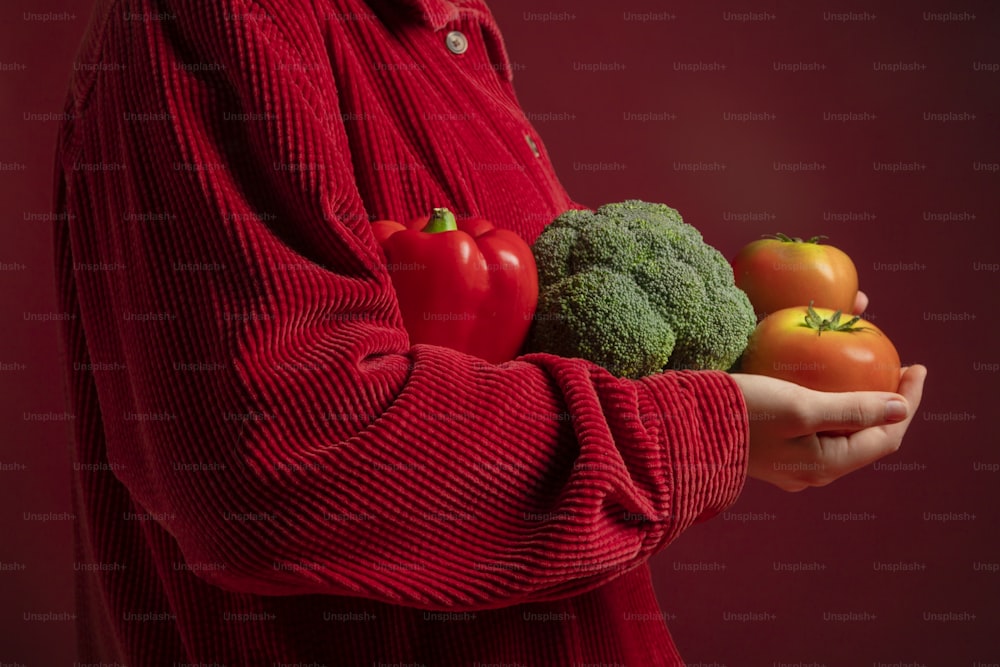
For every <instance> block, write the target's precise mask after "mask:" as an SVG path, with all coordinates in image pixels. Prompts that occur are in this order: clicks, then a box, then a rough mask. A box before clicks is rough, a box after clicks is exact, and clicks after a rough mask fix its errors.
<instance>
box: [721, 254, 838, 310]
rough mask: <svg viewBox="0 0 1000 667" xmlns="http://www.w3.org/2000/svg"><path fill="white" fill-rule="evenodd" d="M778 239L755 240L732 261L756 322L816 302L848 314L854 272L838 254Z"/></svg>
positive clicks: (734, 273)
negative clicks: (756, 316) (769, 314)
mask: <svg viewBox="0 0 1000 667" xmlns="http://www.w3.org/2000/svg"><path fill="white" fill-rule="evenodd" d="M820 238H822V237H818V236H816V237H813V238H811V239H809V240H808V241H803V240H802V239H799V238H794V239H793V238H789V237H788V236H785V235H784V234H777V235H776V236H775V238H768V239H761V240H759V241H753V242H752V243H749V244H747V245H746V246H744V248H743V249H742V250H740V252H739V254H737V255H736V257H735V258H734V259H733V275H734V277H735V278H736V286H737V287H739V288H740V289H741V290H743V291H744V292H746V294H747V296H748V297H749V298H750V303H751V304H753V309H754V311H756V313H757V315H758V317H763V316H766V315H767V314H768V313H773V312H776V311H778V310H781V309H782V308H791V307H792V306H801V305H803V304H806V303H814V304H815V305H817V306H819V307H821V308H832V309H834V310H839V311H841V312H845V313H849V312H851V309H852V308H853V307H854V298H855V296H856V295H857V293H858V271H857V269H856V268H855V267H854V262H852V261H851V258H850V257H848V256H847V254H846V253H844V252H843V251H842V250H839V249H838V248H834V247H833V246H831V245H823V244H821V243H819V239H820Z"/></svg>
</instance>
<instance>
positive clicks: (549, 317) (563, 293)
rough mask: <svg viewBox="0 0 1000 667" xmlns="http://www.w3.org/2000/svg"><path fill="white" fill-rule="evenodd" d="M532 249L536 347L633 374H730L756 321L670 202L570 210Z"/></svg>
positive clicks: (532, 342)
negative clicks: (675, 371) (686, 371)
mask: <svg viewBox="0 0 1000 667" xmlns="http://www.w3.org/2000/svg"><path fill="white" fill-rule="evenodd" d="M532 250H533V252H534V255H535V262H536V263H537V265H538V282H539V295H538V308H537V311H536V314H535V322H534V323H533V325H532V329H531V333H530V335H529V339H528V343H527V349H528V350H529V351H534V352H551V353H554V354H559V355H561V356H567V357H582V358H584V359H589V360H590V361H593V362H595V363H597V364H600V365H601V366H604V367H605V368H607V369H608V370H609V371H611V372H612V373H614V374H615V375H617V376H619V377H629V378H637V377H642V376H644V375H651V374H653V373H657V372H659V371H661V370H664V369H698V370H728V369H729V368H730V367H732V365H733V364H734V363H735V362H736V360H737V359H738V358H739V357H740V355H741V354H742V353H743V350H744V349H745V348H746V346H747V341H748V340H749V338H750V334H751V333H752V332H753V330H754V327H755V326H756V324H757V320H756V316H755V315H754V310H753V307H752V306H751V305H750V301H749V299H748V298H747V296H746V294H744V293H743V292H742V291H741V290H740V289H738V288H737V287H736V285H735V283H734V280H733V271H732V268H731V267H730V265H729V263H728V262H727V261H726V259H725V258H724V257H723V256H722V255H721V254H720V253H719V251H717V250H716V249H715V248H713V247H711V246H710V245H708V244H706V243H705V242H704V240H703V239H702V236H701V234H700V233H699V232H698V230H696V229H695V228H694V227H692V226H690V225H688V224H687V223H685V222H684V220H683V219H682V218H681V216H680V214H679V213H678V212H677V211H676V210H674V209H672V208H670V207H669V206H666V205H665V204H653V203H648V202H644V201H639V200H628V201H624V202H619V203H614V204H606V205H604V206H601V207H600V208H598V209H597V210H596V211H589V210H571V211H567V212H565V213H563V214H562V215H560V216H559V217H557V218H556V219H555V220H553V221H552V223H551V224H550V225H549V226H548V227H546V228H545V230H544V231H543V232H542V233H541V235H540V236H539V237H538V238H537V239H536V240H535V243H534V245H533V246H532Z"/></svg>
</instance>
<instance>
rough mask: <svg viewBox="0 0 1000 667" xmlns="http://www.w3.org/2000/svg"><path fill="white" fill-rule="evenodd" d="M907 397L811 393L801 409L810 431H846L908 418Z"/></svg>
mask: <svg viewBox="0 0 1000 667" xmlns="http://www.w3.org/2000/svg"><path fill="white" fill-rule="evenodd" d="M909 415H910V405H909V403H908V402H907V400H906V398H905V396H903V395H901V394H891V393H888V392H882V391H848V392H823V391H817V392H812V393H811V395H810V401H809V404H808V405H807V406H805V407H804V409H803V412H802V417H803V424H802V426H803V427H805V430H806V431H807V432H811V433H820V432H825V431H833V432H835V433H844V432H850V431H859V430H861V429H864V428H870V427H872V426H883V425H886V424H894V423H898V422H901V421H904V420H906V419H907V417H908V416H909Z"/></svg>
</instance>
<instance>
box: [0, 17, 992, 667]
mask: <svg viewBox="0 0 1000 667" xmlns="http://www.w3.org/2000/svg"><path fill="white" fill-rule="evenodd" d="M11 5H13V6H11ZM90 6H91V2H90V1H77V2H74V1H72V0H56V1H53V2H49V3H45V6H44V7H39V6H36V3H34V2H29V1H28V0H17V1H15V2H13V3H8V4H7V6H5V8H4V9H3V10H2V12H0V63H3V64H4V65H5V66H8V67H5V68H4V69H3V70H0V91H2V94H0V120H2V123H0V128H2V130H0V132H2V144H0V201H2V202H3V203H4V205H3V207H2V215H3V218H2V220H3V224H2V234H3V238H2V241H0V266H2V267H3V270H0V298H2V303H3V304H4V307H3V312H2V316H3V318H4V321H3V326H2V328H0V331H2V333H0V336H2V338H0V340H2V345H0V363H2V364H3V366H0V368H2V369H3V370H0V391H2V399H3V400H2V402H0V419H2V424H3V426H2V435H0V442H2V445H0V447H2V448H0V464H2V466H0V524H2V531H3V534H4V535H5V536H7V537H6V538H5V539H4V540H3V541H2V542H0V590H2V591H3V594H2V599H3V601H4V603H3V605H2V608H0V628H2V631H0V663H3V662H20V663H22V664H25V665H67V666H68V665H71V664H72V663H73V660H74V657H75V656H74V652H73V649H72V643H73V639H72V637H73V635H72V633H73V623H72V621H65V622H38V621H25V620H24V619H23V616H22V615H23V614H25V613H27V612H36V613H37V612H50V611H51V612H57V613H58V612H72V611H73V594H72V575H73V563H74V562H75V560H76V559H75V558H74V556H73V552H72V541H71V527H72V522H71V521H58V522H49V523H39V522H36V521H26V520H24V518H23V515H24V513H26V512H62V511H67V512H68V511H70V501H69V493H68V479H69V467H70V464H69V459H68V455H67V437H68V430H67V422H64V421H63V422H59V421H56V422H49V423H40V422H38V421H33V420H29V419H26V418H25V416H24V415H25V413H48V412H51V413H62V412H64V410H65V409H66V407H65V404H64V402H63V395H62V392H61V385H60V374H59V361H58V359H57V357H56V330H57V329H56V326H57V325H56V324H55V323H39V322H36V321H27V320H25V318H24V313H26V312H51V311H54V310H55V299H54V285H53V280H52V270H51V251H50V247H51V235H50V229H49V225H48V223H46V222H35V221H27V220H25V212H46V211H49V210H51V205H50V187H51V165H52V152H53V146H54V137H55V131H56V122H54V121H45V120H37V117H36V116H31V114H39V113H46V112H50V113H58V112H60V111H61V108H62V106H61V105H62V100H63V97H64V94H65V90H66V81H67V78H68V75H69V72H70V70H71V68H72V60H73V57H74V55H75V49H76V46H77V43H78V40H79V38H80V36H81V34H82V33H83V30H84V28H85V26H86V21H87V17H88V15H89V9H90ZM492 8H493V11H494V14H495V15H496V17H497V20H498V22H499V23H500V27H501V29H502V30H503V32H504V35H505V39H506V44H507V48H508V51H509V54H510V57H511V60H512V62H513V66H514V68H515V78H514V81H515V86H516V88H517V91H518V94H519V97H520V99H521V102H522V104H523V106H524V107H525V109H526V110H527V111H528V112H529V115H530V117H532V118H533V119H535V121H536V126H537V128H538V130H539V131H540V133H541V135H542V137H543V138H544V140H545V142H546V145H547V147H548V149H549V152H550V154H551V155H552V156H553V159H554V161H555V163H556V166H557V169H558V170H559V173H560V174H561V177H562V179H563V182H564V183H565V185H566V187H567V189H568V190H569V191H570V193H571V194H572V195H573V196H574V198H575V199H577V200H578V201H581V202H583V203H586V204H588V205H591V206H597V205H599V204H601V203H604V202H608V201H615V200H621V199H625V198H630V197H635V198H642V199H647V200H653V201H662V202H666V203H669V204H671V205H672V206H674V207H676V208H678V209H679V210H680V211H681V212H682V214H684V216H685V219H686V220H687V221H688V222H690V223H692V224H694V225H695V226H696V227H698V228H699V229H701V230H702V232H703V233H704V235H705V238H706V240H707V241H708V242H709V243H711V244H713V245H715V246H716V247H718V248H719V249H720V250H721V251H722V252H723V253H725V254H726V255H727V256H730V257H731V256H732V255H733V254H734V253H735V252H736V250H738V249H739V247H740V246H742V245H743V244H745V243H747V242H748V241H750V240H752V239H755V238H757V237H759V236H760V235H761V234H767V233H773V232H776V231H782V232H784V233H787V234H790V235H799V236H811V235H815V234H826V235H828V236H829V237H830V239H831V242H832V243H834V244H835V245H838V246H839V247H841V248H842V249H844V250H845V251H847V252H848V253H849V254H850V255H851V256H852V257H853V258H854V259H855V262H856V264H857V265H858V269H859V272H860V275H861V281H862V287H863V289H865V290H866V291H867V292H868V294H869V295H870V296H871V298H872V305H871V308H870V310H869V313H870V315H871V319H873V320H874V321H875V322H876V323H877V324H878V325H879V326H880V327H882V328H883V329H884V330H885V331H886V332H887V333H889V334H890V336H891V337H892V338H893V339H894V341H895V342H896V345H897V347H898V348H899V351H900V354H901V356H902V358H903V361H904V363H912V362H920V363H923V364H925V365H927V366H928V368H929V371H930V373H929V378H928V385H927V389H926V393H925V396H924V402H923V405H922V406H921V413H920V414H919V415H918V416H917V418H916V419H915V420H914V422H913V424H912V426H911V429H910V433H909V434H908V436H907V439H906V441H905V443H904V447H903V449H902V450H901V451H900V452H899V453H898V454H896V455H894V456H892V457H890V458H889V459H886V460H885V461H883V462H882V465H880V466H879V467H878V468H875V467H872V468H870V469H867V470H863V471H860V472H858V473H855V474H853V475H851V476H849V477H847V478H845V479H843V480H840V481H838V482H837V483H835V484H833V485H831V486H829V487H826V488H822V489H812V490H809V491H807V492H804V493H801V494H795V495H790V494H786V493H783V492H780V491H778V490H776V489H773V488H771V487H768V486H765V485H763V484H760V483H757V482H754V481H750V482H748V483H747V487H746V490H745V492H744V494H743V496H742V497H741V498H740V500H739V502H738V503H737V504H736V505H735V506H734V507H733V508H731V510H730V511H729V512H727V513H726V514H724V515H722V516H720V517H717V518H716V519H715V520H713V521H711V522H708V523H706V524H704V525H702V526H698V527H696V528H694V529H692V530H691V531H690V532H689V533H688V534H687V535H686V536H685V537H683V538H682V539H681V540H680V541H678V542H677V543H676V544H674V545H672V546H671V547H670V548H669V549H667V550H666V551H665V552H663V553H662V554H660V555H658V556H656V557H655V558H654V559H653V561H652V566H653V570H654V577H655V579H656V584H657V591H658V593H659V595H660V600H661V603H662V606H663V610H664V612H665V614H666V615H667V620H668V624H669V625H670V627H671V629H672V631H673V633H674V636H675V639H676V641H677V643H678V646H679V647H680V649H681V652H682V654H683V655H684V656H685V658H686V660H687V661H688V662H689V664H691V665H698V664H703V665H712V664H717V665H728V666H729V667H733V666H737V665H762V666H765V665H766V666H773V667H779V666H780V665H782V664H789V663H790V664H792V665H796V664H799V663H801V664H804V665H811V664H813V663H816V664H820V665H826V666H827V667H834V666H840V665H843V666H848V665H873V667H878V666H879V665H880V664H882V663H884V664H889V665H891V664H896V663H902V664H903V665H925V666H927V667H931V666H941V667H950V666H955V665H975V664H976V663H977V662H982V663H1000V647H998V641H997V639H996V638H995V637H996V628H997V627H1000V605H998V602H997V600H998V598H1000V595H998V594H1000V572H998V571H997V569H998V568H1000V540H998V539H997V537H996V534H997V520H998V507H1000V503H998V497H1000V493H998V487H1000V472H998V468H1000V465H998V464H1000V455H998V453H997V448H998V445H1000V436H998V429H997V428H996V426H994V424H993V423H992V422H991V421H990V420H991V419H992V418H994V416H995V412H996V408H997V404H998V401H997V399H998V394H1000V392H998V391H997V389H998V378H1000V371H998V370H997V365H998V364H1000V353H998V351H997V339H998V335H997V331H998V325H1000V321H998V317H997V315H996V308H997V306H998V299H997V297H996V294H997V290H998V287H1000V280H998V274H1000V271H998V270H997V268H998V267H997V266H996V265H997V264H998V263H1000V257H998V254H1000V253H998V248H1000V243H998V241H1000V233H998V231H997V225H998V222H1000V173H998V172H997V171H987V170H982V169H977V168H976V166H975V165H976V164H979V163H983V164H987V165H997V164H998V163H1000V132H998V127H1000V125H998V120H1000V118H998V102H1000V72H997V71H989V70H983V69H980V70H979V71H977V70H976V69H975V67H974V63H989V64H991V68H995V67H1000V48H998V46H997V35H998V33H1000V11H998V9H997V8H996V6H994V5H992V4H991V3H988V2H982V1H981V2H969V3H965V4H961V3H943V2H930V1H929V0H919V1H918V2H913V3H889V2H869V3H867V4H860V3H851V4H840V3H822V6H821V3H811V2H806V3H792V2H780V3H776V2H765V3H759V4H750V5H743V4H737V3H732V2H713V3H694V2H690V3H676V2H660V3H655V2H651V1H645V2H641V1H639V0H630V2H628V3H627V4H624V5H619V4H617V3H605V2H601V3H597V2H587V3H580V2H577V3H571V2H562V3H559V2H548V3H544V4H542V5H539V4H537V3H532V2H528V1H527V0H505V1H504V2H499V1H497V2H494V3H492ZM22 11H32V12H54V13H60V12H68V13H69V14H70V15H72V18H68V19H67V20H55V21H48V22H38V21H26V20H25V19H24V16H23V14H22ZM748 11H752V12H757V13H767V15H768V18H765V20H751V21H736V20H727V18H732V16H731V15H730V13H741V12H748ZM949 11H951V12H957V13H961V12H967V13H968V14H970V15H974V16H975V18H974V19H973V18H968V17H967V19H966V20H960V21H941V20H936V17H933V16H931V17H928V15H925V13H926V12H934V13H940V12H949ZM626 12H634V13H643V12H653V13H657V14H666V16H665V17H656V18H657V19H658V20H646V21H636V20H625V13H626ZM830 12H856V13H864V12H867V13H868V14H869V15H874V16H875V18H874V19H872V20H865V21H847V22H844V21H832V20H826V19H825V17H824V15H825V13H830ZM660 18H662V19H663V20H659V19H660ZM12 63H20V64H23V65H24V66H25V68H23V69H21V70H20V71H17V70H14V69H12V68H11V67H9V65H11V64H12ZM675 63H707V64H713V65H714V64H718V65H720V66H721V65H725V66H726V67H725V69H724V70H723V69H719V70H718V71H703V72H689V71H681V70H679V69H677V66H675ZM776 63H781V64H785V63H806V64H817V65H819V66H825V69H824V68H821V69H818V70H812V71H801V72H789V71H778V70H777V69H775V64H776ZM874 63H890V64H894V63H906V64H910V63H918V64H920V65H923V66H924V68H922V69H918V70H916V71H904V72H886V71H877V70H876V69H875V65H874ZM581 64H586V65H587V66H589V67H590V69H594V68H595V66H600V67H603V68H604V70H605V71H589V70H588V69H585V68H584V67H583V66H582V65H581ZM599 64H603V65H599ZM848 112H854V113H858V114H864V113H867V114H870V115H872V116H875V117H874V118H871V119H869V120H855V121H848V122H838V121H831V120H824V114H832V113H836V114H840V113H848ZM642 113H653V114H659V115H658V116H657V118H658V119H657V120H649V121H646V122H641V121H637V120H630V119H629V118H632V116H626V114H642ZM745 113H757V114H770V115H772V116H773V118H768V119H766V120H749V121H745V122H744V121H737V120H727V119H726V118H727V116H726V114H745ZM940 113H955V114H959V115H961V114H969V115H973V114H974V115H975V119H967V120H953V121H941V120H928V119H927V118H926V117H925V114H940ZM899 162H902V163H917V164H919V165H924V167H923V168H922V169H918V170H917V171H915V172H906V173H887V172H885V171H877V170H876V169H874V163H899ZM595 163H597V164H598V166H594V165H595ZM601 163H603V165H601ZM681 163H689V164H690V163H709V164H713V165H714V164H716V163H717V164H718V165H725V167H726V168H725V169H724V170H723V169H721V168H718V169H717V170H715V171H702V172H698V173H691V172H689V171H683V170H681V169H682V167H681V168H679V167H678V165H680V164H681ZM779 163H781V164H788V163H806V164H814V163H818V164H820V165H825V168H822V169H818V170H814V171H802V172H799V173H791V172H788V171H781V170H778V169H776V168H775V167H776V166H780V164H779ZM18 165H24V168H23V169H22V168H21V167H20V166H18ZM949 212H950V213H954V214H964V215H958V216H956V217H957V218H958V219H955V220H950V221H942V220H936V219H927V218H928V217H929V216H928V214H929V213H932V214H937V213H949ZM748 213H753V214H755V216H756V218H757V219H754V220H752V221H748V220H746V219H744V218H745V217H746V216H745V214H748ZM837 214H854V215H853V217H854V218H855V219H848V220H839V219H831V217H834V218H835V217H837ZM973 216H974V217H973ZM930 217H933V216H930ZM948 314H953V315H954V316H955V317H956V319H954V320H953V321H941V319H942V318H943V317H946V316H948ZM893 464H903V465H902V469H893V468H891V467H890V468H886V467H885V466H891V465H893ZM747 513H753V514H754V515H755V516H753V517H751V519H750V520H743V519H745V518H746V517H745V516H744V515H746V514H747ZM844 513H854V514H856V515H860V516H861V517H863V520H849V521H844V520H838V519H837V518H835V517H834V515H841V514H844ZM949 513H953V514H954V515H956V516H954V517H952V518H954V520H949V521H943V520H940V519H941V517H940V516H939V515H942V514H943V515H948V514H949ZM973 516H974V518H972V517H973ZM741 517H742V518H741ZM884 564H889V565H891V566H895V567H903V566H905V567H906V568H907V570H906V571H899V572H889V571H885V570H884V569H882V568H883V566H884ZM21 566H23V567H21ZM789 567H799V568H803V567H809V568H813V569H810V570H807V571H799V572H789V571H787V568H789ZM877 568H878V569H877ZM991 570H992V571H991ZM748 612H751V613H753V614H756V615H758V616H754V617H753V618H755V619H757V618H763V619H764V620H749V621H748V620H738V619H742V618H744V617H742V616H740V615H741V614H746V613H748ZM940 614H953V615H954V616H950V617H949V616H944V617H942V616H938V615H940ZM760 615H764V616H760ZM973 616H974V618H973ZM940 618H953V619H956V620H937V619H940Z"/></svg>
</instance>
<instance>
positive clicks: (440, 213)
mask: <svg viewBox="0 0 1000 667" xmlns="http://www.w3.org/2000/svg"><path fill="white" fill-rule="evenodd" d="M456 229H458V223H457V222H456V221H455V214H454V213H452V212H451V211H449V210H448V209H446V208H435V209H434V210H433V211H431V219H430V220H428V221H427V224H426V225H424V228H423V229H422V230H420V231H423V232H427V233H428V234H437V233H438V232H453V231H455V230H456Z"/></svg>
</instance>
